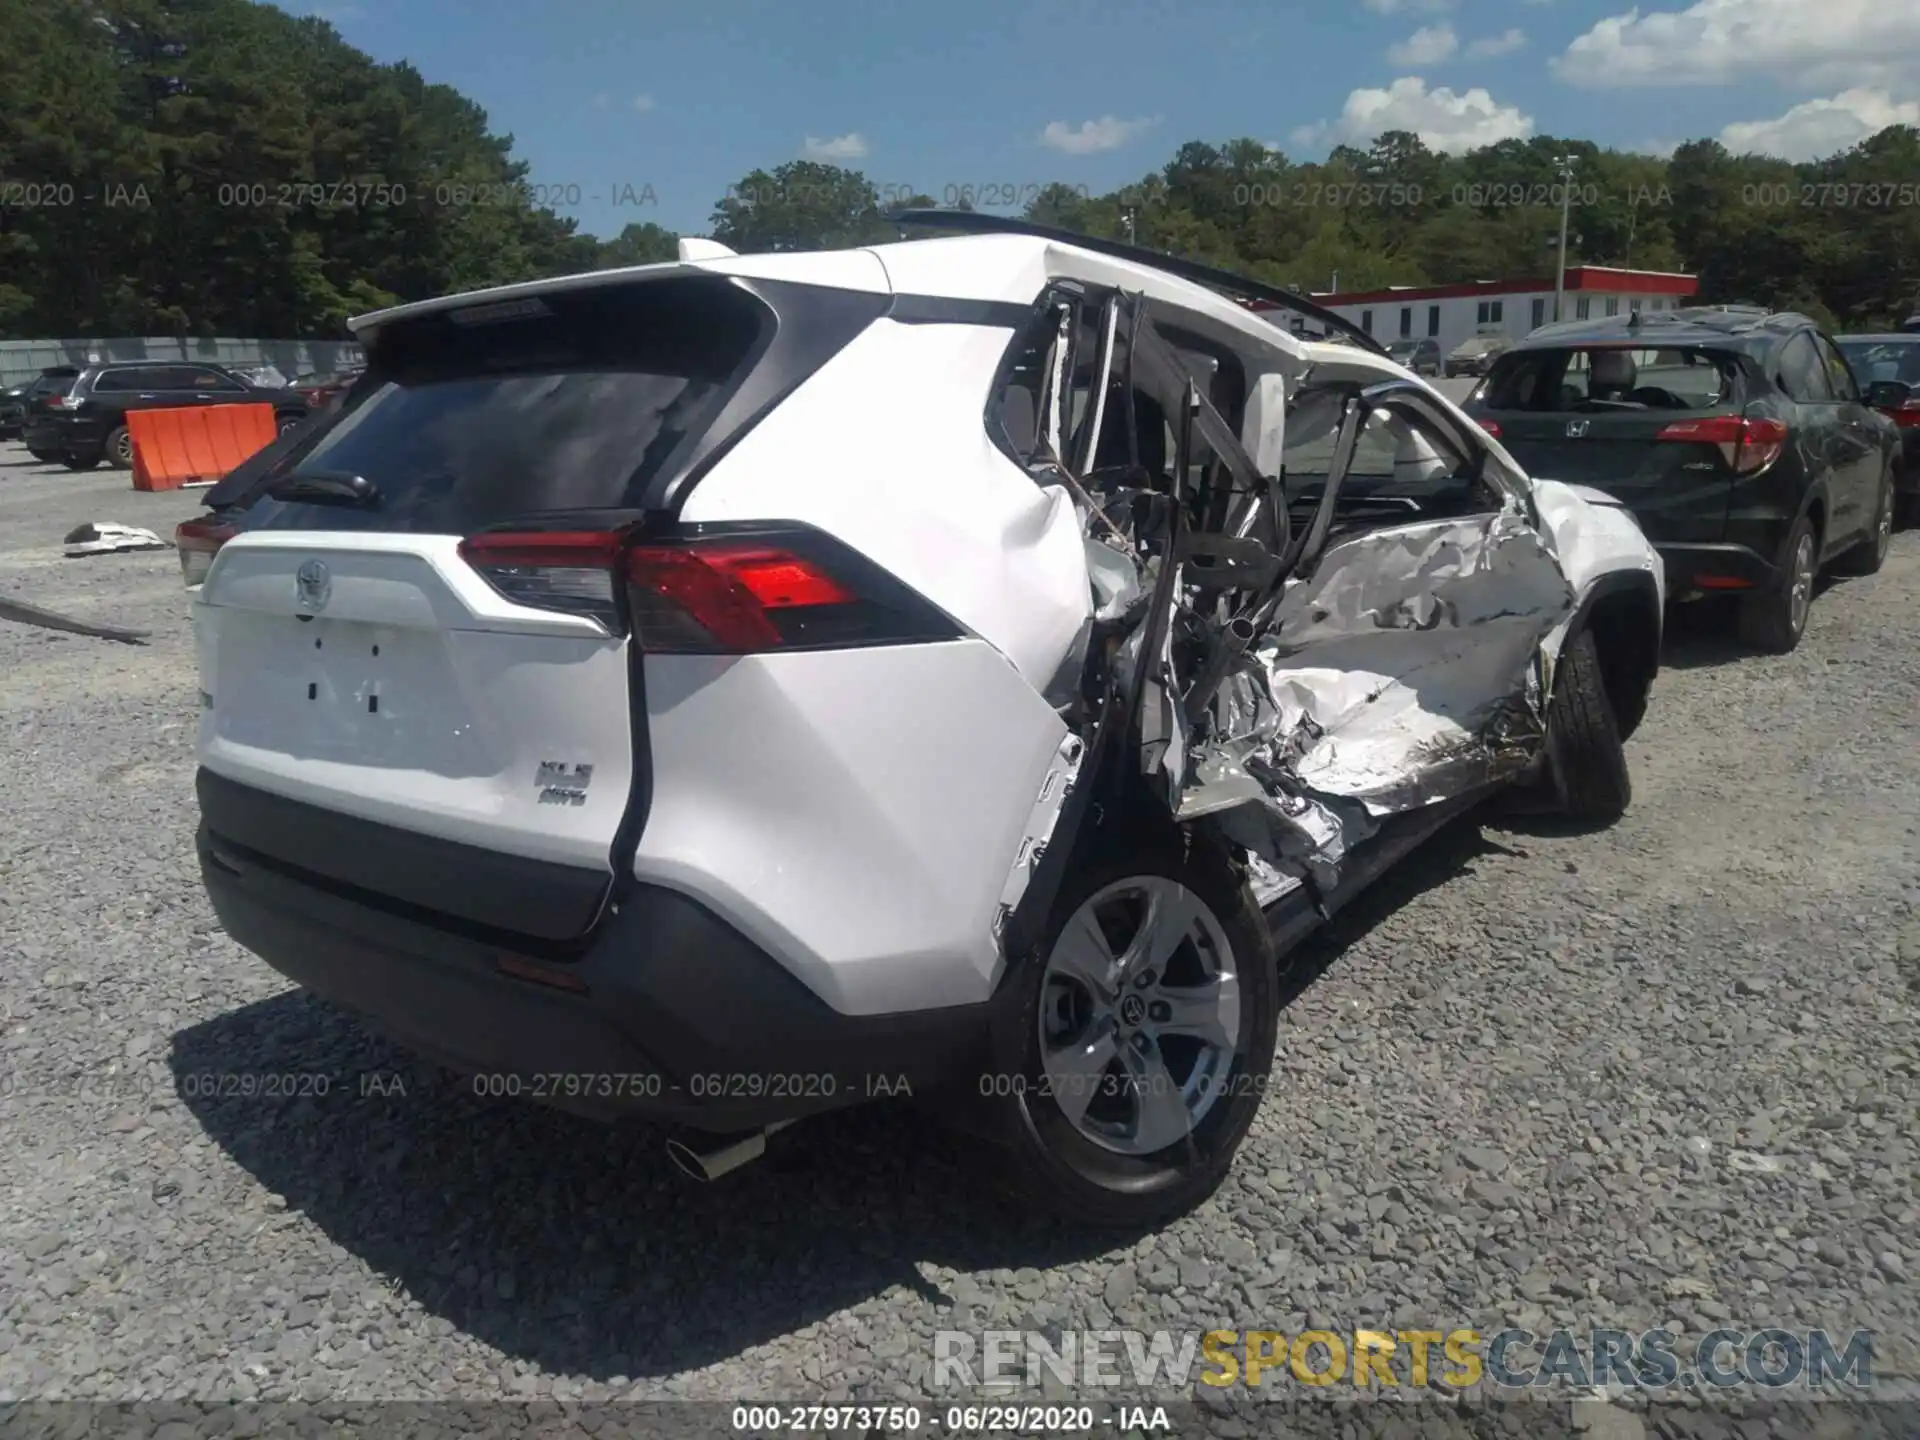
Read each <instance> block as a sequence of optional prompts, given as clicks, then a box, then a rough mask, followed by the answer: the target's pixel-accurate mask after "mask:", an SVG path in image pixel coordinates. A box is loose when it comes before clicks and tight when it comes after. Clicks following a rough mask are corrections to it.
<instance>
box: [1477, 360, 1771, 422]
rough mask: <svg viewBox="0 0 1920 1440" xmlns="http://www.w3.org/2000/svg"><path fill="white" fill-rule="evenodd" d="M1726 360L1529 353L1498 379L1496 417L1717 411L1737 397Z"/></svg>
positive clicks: (1492, 393)
mask: <svg viewBox="0 0 1920 1440" xmlns="http://www.w3.org/2000/svg"><path fill="white" fill-rule="evenodd" d="M1735 380H1736V371H1735V369H1734V365H1733V362H1732V361H1731V360H1730V359H1729V358H1728V357H1726V356H1722V355H1715V354H1713V353H1711V352H1709V351H1705V350H1699V349H1690V348H1683V349H1646V350H1633V349H1627V348H1624V347H1621V346H1617V345H1607V346H1593V347H1590V348H1583V347H1573V348H1567V349H1550V350H1526V351H1522V352H1521V353H1519V354H1517V355H1514V356H1511V357H1509V358H1508V359H1507V360H1506V361H1505V363H1503V364H1502V365H1501V366H1500V368H1499V369H1498V370H1497V371H1495V372H1494V376H1493V378H1492V380H1491V381H1490V382H1489V383H1488V386H1487V394H1486V398H1485V401H1484V405H1485V408H1487V409H1489V410H1540V411H1561V410H1577V411H1586V412H1591V411H1595V410H1715V409H1718V408H1720V407H1721V406H1723V405H1725V404H1727V403H1728V401H1729V400H1730V399H1731V398H1732V396H1733V389H1734V383H1735Z"/></svg>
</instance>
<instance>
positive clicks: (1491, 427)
mask: <svg viewBox="0 0 1920 1440" xmlns="http://www.w3.org/2000/svg"><path fill="white" fill-rule="evenodd" d="M1480 428H1481V429H1482V430H1484V431H1486V432H1487V434H1489V435H1491V436H1492V437H1493V438H1494V439H1496V440H1498V439H1499V438H1500V422H1499V421H1498V420H1482V421H1481V422H1480Z"/></svg>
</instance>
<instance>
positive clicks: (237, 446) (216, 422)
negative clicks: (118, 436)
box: [127, 405, 278, 490]
mask: <svg viewBox="0 0 1920 1440" xmlns="http://www.w3.org/2000/svg"><path fill="white" fill-rule="evenodd" d="M277 433H278V429H277V427H276V425H275V423H274V417H273V407H272V406H271V405H196V406H191V407H189V408H186V409H182V410H129V411H128V412H127V434H128V435H129V436H130V437H131V438H132V440H133V488H134V489H136V490H178V489H179V488H180V487H181V486H182V485H185V484H187V483H188V482H189V481H194V480H218V479H219V478H220V477H221V476H223V475H225V474H226V473H227V472H228V471H229V470H231V469H233V468H234V467H235V466H236V465H238V464H239V463H240V462H241V461H242V460H245V459H246V458H247V457H248V456H249V455H252V454H255V453H256V452H258V451H260V450H262V449H264V448H265V447H267V446H268V445H271V444H272V443H273V441H274V438H275V436H276V435H277Z"/></svg>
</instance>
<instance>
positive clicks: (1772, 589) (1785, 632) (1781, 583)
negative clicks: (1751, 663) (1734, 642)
mask: <svg viewBox="0 0 1920 1440" xmlns="http://www.w3.org/2000/svg"><path fill="white" fill-rule="evenodd" d="M1818 553H1819V544H1818V539H1817V537H1816V536H1815V535H1814V533H1813V522H1812V521H1811V520H1808V519H1807V518H1806V517H1805V516H1802V517H1801V518H1800V519H1799V520H1797V521H1796V522H1794V527H1793V530H1792V533H1790V534H1789V535H1788V536H1787V545H1786V557H1787V560H1786V563H1785V564H1784V565H1782V566H1781V567H1780V574H1779V577H1778V578H1777V579H1776V580H1775V581H1774V583H1773V584H1772V585H1770V586H1768V587H1767V588H1766V589H1765V590H1763V591H1761V593H1760V594H1758V595H1755V596H1752V597H1751V598H1749V599H1748V600H1747V601H1745V602H1744V603H1743V604H1742V605H1741V607H1740V634H1741V635H1742V637H1743V638H1745V640H1746V641H1747V643H1748V644H1750V645H1752V646H1754V647H1756V648H1757V649H1760V650H1764V651H1766V652H1767V653H1768V654H1770V655H1785V654H1786V653H1787V652H1788V651H1790V650H1792V649H1793V648H1794V647H1795V646H1797V645H1798V644H1799V643H1800V637H1801V636H1802V635H1804V634H1805V633H1806V630H1807V614H1808V612H1809V611H1810V610H1811V609H1812V608H1813V582H1814V579H1815V577H1816V576H1817V575H1818V574H1819V569H1820V566H1819V561H1818V560H1817V558H1816V556H1817V555H1818Z"/></svg>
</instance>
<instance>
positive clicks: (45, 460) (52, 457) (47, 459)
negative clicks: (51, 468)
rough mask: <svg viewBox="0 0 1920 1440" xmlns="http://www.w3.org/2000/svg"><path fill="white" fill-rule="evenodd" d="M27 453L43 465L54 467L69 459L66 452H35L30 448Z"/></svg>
mask: <svg viewBox="0 0 1920 1440" xmlns="http://www.w3.org/2000/svg"><path fill="white" fill-rule="evenodd" d="M27 453H28V454H29V455H31V456H32V457H33V458H34V459H36V460H38V461H39V462H40V463H41V464H42V465H53V464H56V463H58V462H59V461H61V460H64V459H66V458H67V457H66V452H64V451H61V450H34V449H31V448H29V449H28V451H27Z"/></svg>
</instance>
